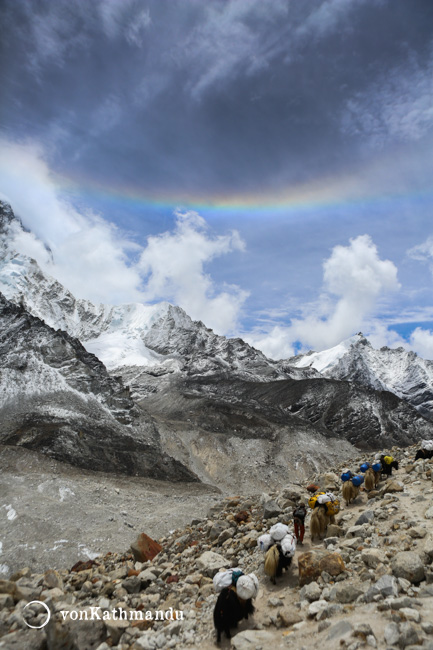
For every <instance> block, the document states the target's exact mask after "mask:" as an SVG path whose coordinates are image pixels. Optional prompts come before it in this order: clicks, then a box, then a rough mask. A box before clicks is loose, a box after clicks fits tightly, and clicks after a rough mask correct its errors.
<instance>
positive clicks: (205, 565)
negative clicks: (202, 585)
mask: <svg viewBox="0 0 433 650" xmlns="http://www.w3.org/2000/svg"><path fill="white" fill-rule="evenodd" d="M226 564H227V561H226V560H225V559H224V558H223V556H222V555H219V554H218V553H214V552H213V551H205V552H204V553H202V554H201V555H200V557H199V558H198V560H197V565H198V567H199V569H200V570H201V572H202V573H203V574H204V575H207V576H209V578H213V577H214V575H215V574H216V573H218V571H219V570H220V569H221V568H223V567H224V566H226Z"/></svg>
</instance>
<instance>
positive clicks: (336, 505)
mask: <svg viewBox="0 0 433 650" xmlns="http://www.w3.org/2000/svg"><path fill="white" fill-rule="evenodd" d="M325 505H326V514H327V515H329V516H330V517H331V516H332V515H338V513H339V512H340V501H339V500H338V499H335V501H328V502H327V503H326V504H325Z"/></svg>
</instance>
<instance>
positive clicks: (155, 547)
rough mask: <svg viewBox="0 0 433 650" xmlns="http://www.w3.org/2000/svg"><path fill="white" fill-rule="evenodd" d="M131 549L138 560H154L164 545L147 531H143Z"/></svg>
mask: <svg viewBox="0 0 433 650" xmlns="http://www.w3.org/2000/svg"><path fill="white" fill-rule="evenodd" d="M131 551H132V554H133V556H134V559H135V561H136V562H146V561H147V560H153V558H154V557H155V556H156V555H158V553H159V552H160V551H162V546H161V544H158V542H155V540H153V539H152V538H151V537H149V535H146V533H141V535H139V536H138V537H137V539H136V540H135V542H133V543H132V544H131Z"/></svg>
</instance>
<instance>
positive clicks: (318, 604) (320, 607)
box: [308, 600, 328, 617]
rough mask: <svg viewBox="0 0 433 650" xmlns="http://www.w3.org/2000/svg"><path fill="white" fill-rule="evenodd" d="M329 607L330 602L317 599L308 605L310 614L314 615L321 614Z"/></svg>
mask: <svg viewBox="0 0 433 650" xmlns="http://www.w3.org/2000/svg"><path fill="white" fill-rule="evenodd" d="M327 607H328V602H327V601H326V600H316V601H315V602H313V603H311V605H309V607H308V616H310V617H313V616H316V615H317V614H321V613H322V612H323V611H325V610H326V608H327Z"/></svg>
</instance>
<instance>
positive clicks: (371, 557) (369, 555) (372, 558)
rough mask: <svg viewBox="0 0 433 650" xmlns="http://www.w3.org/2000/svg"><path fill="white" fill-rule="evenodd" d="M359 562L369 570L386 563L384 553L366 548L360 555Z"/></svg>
mask: <svg viewBox="0 0 433 650" xmlns="http://www.w3.org/2000/svg"><path fill="white" fill-rule="evenodd" d="M361 560H362V561H363V562H364V564H366V565H367V566H368V567H370V568H371V569H375V568H376V567H377V566H378V565H379V564H380V563H381V562H385V561H386V557H385V553H384V552H383V551H380V550H379V549H377V548H366V549H364V550H363V551H362V553H361Z"/></svg>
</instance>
